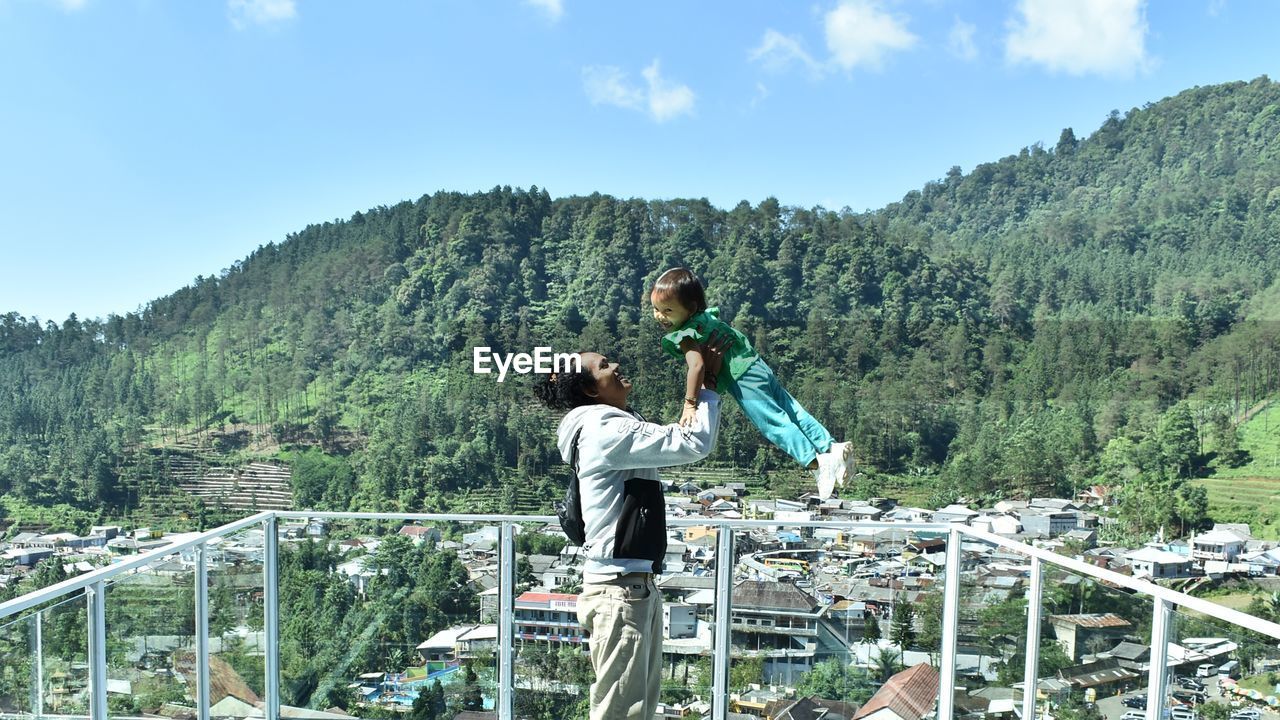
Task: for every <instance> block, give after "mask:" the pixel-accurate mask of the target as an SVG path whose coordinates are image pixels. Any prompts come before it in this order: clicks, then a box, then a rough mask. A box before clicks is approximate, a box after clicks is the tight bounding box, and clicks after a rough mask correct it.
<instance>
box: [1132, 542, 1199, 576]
mask: <svg viewBox="0 0 1280 720" xmlns="http://www.w3.org/2000/svg"><path fill="white" fill-rule="evenodd" d="M1122 557H1123V559H1124V563H1125V564H1126V565H1128V566H1129V568H1130V569H1131V570H1132V571H1133V575H1134V577H1148V578H1151V579H1153V580H1160V579H1164V578H1177V577H1186V576H1188V575H1190V574H1191V558H1189V557H1187V556H1185V555H1179V554H1177V553H1171V552H1168V551H1167V550H1162V549H1160V548H1158V547H1151V546H1147V547H1143V548H1139V549H1137V550H1134V551H1133V552H1130V553H1126V554H1124V555H1123V556H1122Z"/></svg>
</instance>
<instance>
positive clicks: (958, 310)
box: [0, 78, 1280, 532]
mask: <svg viewBox="0 0 1280 720" xmlns="http://www.w3.org/2000/svg"><path fill="white" fill-rule="evenodd" d="M1278 188H1280V85H1277V84H1276V83H1273V82H1271V81H1270V80H1268V79H1266V78H1259V79H1257V80H1255V81H1253V82H1250V83H1233V84H1229V85H1220V86H1214V87H1207V88H1197V89H1193V90H1189V91H1186V92H1184V93H1182V94H1180V95H1178V96H1176V97H1173V98H1169V99H1166V100H1163V101H1161V102H1159V103H1156V104H1153V105H1149V106H1147V107H1144V108H1141V109H1135V110H1132V111H1130V112H1128V113H1126V114H1124V115H1120V114H1118V113H1113V114H1112V115H1111V116H1110V117H1109V118H1107V119H1106V120H1105V122H1103V124H1102V126H1101V127H1100V128H1099V129H1098V130H1097V131H1096V132H1094V133H1093V134H1091V135H1089V136H1088V137H1087V138H1085V139H1083V140H1078V139H1077V138H1076V137H1075V135H1074V133H1073V132H1072V131H1071V130H1065V131H1063V134H1062V138H1061V140H1060V141H1059V142H1058V143H1057V145H1056V146H1055V147H1053V148H1048V149H1046V148H1041V147H1032V148H1027V149H1024V150H1022V151H1021V152H1020V153H1018V154H1017V155H1012V156H1010V157H1007V158H1004V159H1001V160H999V161H998V162H994V163H989V164H985V165H981V166H979V167H977V168H975V169H974V170H973V171H972V172H970V173H968V174H964V173H961V172H960V171H959V170H958V169H953V170H952V171H951V172H949V173H948V174H947V175H946V177H945V178H944V179H942V180H940V181H938V182H932V183H929V184H927V185H926V186H925V187H924V188H923V189H922V190H921V191H918V192H914V191H913V192H912V193H910V194H908V195H907V196H906V197H905V198H904V199H903V201H902V202H900V203H895V204H893V205H890V206H889V207H887V208H884V209H883V210H881V211H878V212H873V213H869V214H853V213H849V212H831V211H827V210H823V209H821V208H815V209H802V208H792V207H782V206H780V205H779V204H778V202H776V201H775V200H773V199H767V200H765V201H763V202H761V203H759V204H758V205H755V206H752V205H751V204H749V203H746V202H743V203H740V204H739V205H738V206H737V207H735V208H733V209H730V210H722V209H717V208H714V207H712V206H711V205H710V204H709V203H707V202H706V201H705V200H674V201H656V200H655V201H644V200H634V199H633V200H620V199H616V198H612V197H609V196H605V195H592V196H589V197H569V198H561V199H552V198H551V196H550V195H549V194H548V193H547V192H546V191H545V190H542V189H539V188H536V187H535V188H530V189H528V190H521V189H511V188H507V187H501V188H495V189H493V190H491V191H489V192H487V193H478V194H473V195H465V194H459V193H452V192H439V193H436V194H433V195H427V196H424V197H422V198H420V199H419V200H417V201H416V202H404V203H400V204H398V205H395V206H392V207H378V208H374V209H372V210H369V211H367V212H357V213H355V215H353V216H352V217H351V218H350V219H348V220H338V221H333V222H326V223H323V224H318V225H312V226H309V227H307V228H305V229H304V230H302V231H301V232H298V233H296V234H293V235H290V236H289V237H287V238H286V239H285V240H284V241H283V242H280V243H279V244H270V245H266V246H264V247H262V248H260V249H259V250H258V251H257V252H255V253H253V254H252V255H251V256H250V257H248V258H246V259H244V260H243V261H241V262H237V263H235V264H234V265H232V266H231V267H230V268H229V269H227V270H226V271H225V272H223V273H222V274H221V275H220V276H218V277H210V278H203V277H202V278H197V279H196V281H195V282H194V283H193V284H191V285H190V286H188V287H185V288H183V289H181V290H179V291H177V292H175V293H173V294H172V295H170V296H168V297H165V298H161V299H158V300H155V301H154V302H152V303H151V304H150V305H148V306H147V307H146V308H145V310H144V311H142V312H141V313H137V314H132V313H131V314H128V315H125V316H123V317H118V316H112V317H109V318H107V319H106V320H102V321H99V320H93V321H83V320H80V319H78V318H76V317H74V316H72V317H71V318H68V319H67V320H66V321H65V322H63V323H61V324H54V323H46V324H44V325H40V324H38V323H36V322H34V321H31V320H28V319H25V318H22V317H19V316H17V315H15V314H8V315H4V316H0V491H3V492H4V493H6V494H7V496H8V497H9V499H10V502H9V505H10V506H11V507H16V506H17V505H23V506H29V505H49V504H54V503H67V504H70V505H74V506H78V507H80V508H84V509H87V510H90V511H92V512H94V513H105V514H119V513H121V512H125V511H128V510H131V509H134V508H136V507H138V506H139V505H144V506H145V505H146V504H147V503H148V502H149V501H150V498H151V496H152V495H153V494H156V493H163V492H165V491H166V489H167V488H168V487H169V486H170V485H171V480H170V479H169V478H168V476H167V475H166V469H167V468H169V467H170V464H169V457H170V455H171V454H172V453H175V452H180V451H182V450H181V447H193V446H194V447H196V448H198V449H199V452H201V453H204V454H205V456H206V457H209V456H212V457H215V458H218V457H222V458H228V459H246V458H249V457H263V456H266V457H274V456H281V457H285V458H286V459H288V460H289V461H291V463H292V465H293V468H294V478H293V482H294V498H295V503H296V505H298V506H299V507H317V508H328V509H348V508H351V509H404V510H424V509H441V508H446V507H453V506H456V505H457V504H458V503H459V502H460V500H461V499H462V498H471V499H472V501H469V504H468V507H469V508H471V509H475V503H474V502H473V500H474V498H476V497H482V496H483V497H489V498H492V499H493V502H494V503H495V504H496V505H498V506H500V507H504V508H514V507H523V506H525V505H527V504H528V503H535V504H536V503H537V502H538V501H539V500H540V499H545V498H547V497H550V496H551V495H552V494H554V492H555V490H556V485H555V483H556V482H557V480H556V479H555V478H551V479H548V478H547V475H548V472H549V471H551V470H554V469H555V466H556V465H557V463H558V458H557V457H556V455H555V451H554V442H553V440H554V439H553V437H552V428H553V427H554V418H553V417H552V416H551V415H549V414H548V413H546V412H544V411H542V410H540V409H539V408H537V406H536V405H535V404H534V403H533V402H532V400H531V394H530V392H529V388H528V383H527V381H525V380H522V379H510V378H509V379H508V380H507V381H506V382H504V383H501V384H499V383H497V382H496V381H495V380H496V376H494V375H479V376H477V375H473V374H472V371H471V361H472V356H471V348H472V347H473V346H477V345H489V346H492V347H493V348H494V349H495V350H498V351H503V352H511V351H527V350H529V349H530V348H532V347H533V346H535V345H550V346H553V347H555V348H556V349H557V350H568V349H577V348H583V349H593V348H599V349H603V350H605V351H607V352H609V353H610V354H611V355H613V356H616V357H618V358H620V359H621V361H622V362H623V364H624V366H625V367H626V369H627V371H628V375H629V376H630V377H631V378H633V379H634V380H635V382H636V385H637V388H638V389H637V391H636V394H635V398H634V399H635V403H636V405H637V406H638V407H639V408H641V409H642V410H643V411H645V412H646V414H647V415H648V416H649V417H650V418H657V419H664V420H668V421H669V420H673V419H674V418H675V417H676V416H677V415H678V406H679V403H680V397H681V394H682V393H681V388H682V381H681V377H682V370H681V368H680V367H679V366H678V365H677V364H675V363H674V362H672V361H671V360H670V359H669V358H666V357H664V356H662V354H661V353H660V351H659V346H658V342H657V340H658V336H659V334H660V332H659V329H658V328H657V327H656V326H655V325H654V324H653V322H652V320H651V319H649V316H648V313H647V310H646V308H645V307H644V299H645V297H646V292H645V289H646V285H647V283H649V282H651V281H652V280H653V279H654V278H655V277H656V276H657V274H658V273H660V272H661V271H662V270H665V269H666V268H668V267H671V266H673V265H687V266H689V267H691V268H693V269H694V270H695V271H696V272H698V273H700V274H701V275H702V276H703V278H704V279H705V280H706V281H707V283H708V294H709V297H710V299H711V301H712V303H713V304H716V305H719V306H720V307H721V308H722V309H723V314H724V316H725V317H727V318H729V319H731V321H732V322H733V323H734V325H735V326H736V327H738V328H739V329H741V330H743V331H744V332H745V333H746V334H747V335H748V336H749V337H751V338H752V339H753V341H754V342H755V343H756V345H757V347H758V349H759V350H760V352H761V354H762V356H763V357H765V358H766V359H767V360H768V361H769V362H770V363H771V365H773V367H774V368H775V370H776V371H777V372H778V374H779V376H780V377H781V378H782V379H783V381H784V384H785V385H786V386H787V387H788V389H789V390H791V392H792V393H793V394H795V395H796V396H797V397H799V398H800V399H801V401H802V402H803V403H804V404H805V405H806V407H808V408H809V409H810V410H811V411H812V412H814V414H815V415H817V416H818V417H820V418H821V419H823V420H824V421H825V422H826V423H827V425H828V427H829V428H830V429H831V430H832V431H833V433H835V434H836V435H840V436H844V437H847V438H848V439H851V440H852V441H853V442H854V443H855V446H856V447H857V450H858V455H859V456H860V457H861V458H862V459H863V460H864V467H865V468H866V470H867V472H866V475H865V477H864V478H863V479H861V480H860V481H859V482H857V483H855V486H854V487H853V488H849V489H848V492H852V493H862V494H870V493H875V492H877V489H878V488H879V487H880V483H881V482H882V480H884V479H885V478H886V477H889V476H896V477H899V478H901V477H909V478H911V480H910V481H911V482H913V483H915V484H917V485H919V486H921V487H926V488H929V489H930V492H934V493H935V494H936V498H935V499H937V500H948V499H952V498H954V497H956V496H958V495H964V496H966V497H968V498H970V499H980V498H984V497H993V496H1026V495H1031V494H1044V493H1051V492H1055V493H1071V492H1073V491H1074V490H1075V489H1076V488H1078V487H1081V486H1084V485H1086V484H1089V483H1095V482H1102V483H1108V484H1113V485H1117V486H1120V487H1122V488H1123V492H1122V497H1123V498H1124V503H1125V504H1124V506H1123V507H1124V511H1125V512H1126V513H1127V514H1128V515H1129V517H1130V519H1131V520H1132V521H1133V522H1132V524H1131V526H1130V527H1131V528H1132V529H1133V531H1134V532H1146V531H1149V530H1153V529H1155V528H1157V527H1160V526H1162V525H1163V526H1166V527H1169V526H1171V525H1172V526H1179V525H1181V526H1186V525H1188V524H1195V523H1198V522H1202V521H1203V520H1204V509H1205V507H1204V495H1203V491H1201V490H1199V489H1198V488H1196V487H1195V486H1194V485H1192V484H1189V483H1187V482H1186V478H1189V477H1193V476H1194V475H1196V474H1197V473H1201V472H1203V471H1204V468H1205V466H1206V464H1210V463H1227V462H1231V463H1235V462H1241V461H1242V458H1240V457H1239V456H1240V453H1239V451H1238V449H1237V448H1236V447H1235V443H1236V440H1235V436H1236V433H1235V423H1237V422H1238V421H1239V420H1240V419H1241V418H1242V417H1243V415H1244V413H1246V412H1247V411H1248V409H1249V408H1250V407H1252V406H1253V405H1255V404H1256V403H1257V402H1258V401H1259V400H1261V399H1263V398H1265V397H1267V396H1268V395H1269V394H1271V393H1274V392H1275V391H1276V388H1277V384H1278V383H1280V344H1278V342H1277V333H1276V325H1275V323H1274V322H1271V323H1270V324H1269V323H1268V322H1267V320H1268V319H1270V320H1272V321H1274V320H1276V319H1278V318H1280V286H1277V271H1278V270H1280V243H1277V237H1276V236H1277V228H1278V227H1280V189H1278ZM710 462H711V463H713V464H720V465H723V466H731V467H734V468H738V469H739V470H740V472H742V473H743V474H744V475H745V476H747V477H748V478H752V479H753V480H752V482H753V486H755V487H760V486H762V485H768V484H769V483H781V482H786V481H787V479H788V477H790V478H792V479H798V478H799V476H798V475H797V474H796V473H795V472H794V471H792V470H791V469H790V468H789V466H788V465H787V462H786V459H785V458H784V456H783V455H782V454H781V453H780V452H778V451H776V450H774V449H772V448H771V447H769V446H767V445H766V444H764V443H763V441H762V440H761V439H760V438H759V437H758V434H757V433H756V431H755V430H754V429H753V428H752V427H751V426H750V425H749V424H747V423H746V422H745V421H744V420H743V418H741V417H740V415H739V414H738V413H737V412H736V410H731V411H730V413H729V422H728V424H727V426H726V427H725V431H724V433H723V435H722V440H721V444H720V446H719V448H718V450H717V452H716V454H715V455H714V456H713V458H712V460H711V461H710ZM775 471H780V472H775ZM531 489H532V490H531ZM485 493H487V495H486V494H485ZM522 493H523V494H522ZM187 509H188V510H189V511H190V512H198V511H200V509H199V508H197V507H195V506H194V505H193V504H190V503H189V504H188V508H187Z"/></svg>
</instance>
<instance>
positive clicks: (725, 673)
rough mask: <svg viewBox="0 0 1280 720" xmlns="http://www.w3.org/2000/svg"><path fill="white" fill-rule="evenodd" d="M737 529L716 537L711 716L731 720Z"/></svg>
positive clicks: (721, 531)
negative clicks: (730, 675) (734, 553)
mask: <svg viewBox="0 0 1280 720" xmlns="http://www.w3.org/2000/svg"><path fill="white" fill-rule="evenodd" d="M733 566H734V558H733V528H731V527H729V526H728V525H721V526H720V529H719V530H718V531H717V535H716V616H715V620H716V628H715V650H714V655H713V657H712V660H711V717H712V720H725V718H727V717H729V662H730V658H731V655H732V653H731V652H730V651H731V650H732V649H733V638H732V635H731V629H732V622H733Z"/></svg>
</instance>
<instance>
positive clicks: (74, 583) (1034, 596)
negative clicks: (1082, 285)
mask: <svg viewBox="0 0 1280 720" xmlns="http://www.w3.org/2000/svg"><path fill="white" fill-rule="evenodd" d="M317 519H325V520H356V521H360V520H371V521H387V520H391V521H401V522H414V521H417V522H458V523H475V524H483V525H490V526H492V525H497V526H498V528H499V538H498V539H499V543H500V551H501V552H500V556H501V558H502V560H501V578H502V580H503V582H502V583H501V585H502V586H504V587H505V588H506V591H505V592H503V594H502V597H501V602H502V607H501V613H500V615H501V622H500V636H501V637H502V638H503V639H504V640H505V642H502V643H500V647H499V652H500V657H499V660H500V671H501V672H500V677H499V678H498V680H499V699H500V705H499V708H498V709H499V710H500V711H501V713H502V714H503V716H504V717H511V716H512V715H511V713H512V711H513V706H512V698H513V693H514V678H513V667H512V665H511V664H512V663H513V661H514V652H515V650H514V647H513V645H514V641H513V636H512V624H513V606H512V603H513V601H514V597H513V593H512V588H513V587H514V582H515V530H516V528H515V527H514V526H515V525H516V524H527V523H543V524H551V525H552V526H555V524H556V518H555V517H554V516H551V515H513V514H492V515H488V514H448V513H443V514H441V513H375V512H328V511H306V510H302V511H265V512H260V513H257V514H254V515H251V516H248V517H245V518H242V519H240V520H237V521H234V522H231V523H227V524H225V525H222V526H220V527H218V528H214V529H213V530H209V531H206V532H203V533H199V534H197V535H194V536H192V537H189V538H186V539H184V540H180V541H178V542H173V543H169V544H167V545H164V546H162V547H159V548H156V549H154V550H151V551H148V552H146V553H143V554H140V555H138V556H135V557H132V558H129V559H127V560H124V561H121V562H119V563H116V564H114V565H111V566H109V567H105V568H100V569H97V570H94V571H91V572H89V573H86V574H84V575H81V576H79V577H75V578H71V579H69V580H65V581H63V582H60V583H57V584H55V585H51V586H49V587H47V588H44V589H42V590H37V591H34V592H32V593H28V594H27V595H24V596H21V597H19V598H15V599H13V600H10V601H8V602H6V603H3V604H0V621H3V620H4V619H6V618H9V617H11V616H15V615H17V614H18V613H21V612H22V611H24V610H28V609H30V608H33V607H36V606H39V605H41V604H43V603H47V602H51V601H55V600H58V599H60V598H63V597H65V596H68V595H70V594H72V593H76V592H80V591H84V592H85V595H86V601H87V609H88V611H89V631H90V643H89V652H90V660H91V662H90V664H91V666H93V667H91V671H94V674H93V680H94V681H93V682H92V683H91V686H92V687H93V693H92V697H91V698H90V700H91V702H90V707H91V709H92V710H93V712H92V713H91V714H92V715H93V716H94V717H99V716H101V717H105V712H106V690H105V685H106V682H105V675H104V670H105V654H104V653H105V647H106V636H105V628H104V624H105V613H104V610H105V602H106V600H105V595H104V590H105V588H106V587H107V584H108V581H110V580H112V579H114V578H116V577H119V576H121V575H123V574H125V573H129V572H132V571H135V570H138V569H141V568H145V567H148V566H150V565H152V564H153V563H155V562H157V561H159V560H161V559H163V558H166V557H169V556H171V555H173V554H175V553H181V552H185V551H188V550H192V551H194V552H195V555H196V570H195V572H196V573H197V576H200V575H203V574H205V573H207V567H206V565H205V563H206V562H207V554H206V548H207V547H208V543H209V542H210V541H212V540H215V539H218V538H221V537H224V536H227V535H230V534H232V533H235V532H239V531H242V530H245V529H249V528H254V527H260V528H261V529H262V531H263V532H264V549H265V556H264V559H263V571H264V581H263V582H264V593H265V596H266V598H265V600H266V605H265V607H266V610H265V612H266V630H267V635H268V637H269V640H268V650H267V653H266V671H267V676H268V677H267V688H266V700H267V708H266V718H267V720H276V718H278V717H279V715H278V713H279V700H280V693H279V684H278V683H279V656H278V652H279V646H278V642H279V638H278V637H277V636H276V635H277V634H278V631H279V618H278V607H277V606H276V603H277V602H278V588H277V584H278V568H277V567H276V565H277V562H278V537H279V536H278V530H279V529H280V521H281V520H317ZM667 524H668V525H669V526H671V527H694V526H697V527H711V528H717V529H718V530H719V531H720V532H718V535H717V542H716V550H717V551H716V557H717V559H718V560H719V559H721V558H733V557H734V551H733V546H734V542H733V541H734V538H735V534H736V533H735V532H733V531H735V530H749V529H756V528H761V529H764V528H778V527H787V528H797V529H798V528H833V529H840V530H846V531H854V532H857V531H863V532H868V533H872V532H874V533H886V532H888V533H904V534H905V533H934V534H937V535H940V536H946V538H947V563H946V566H945V569H944V577H945V584H944V587H943V593H944V594H943V598H944V604H943V618H942V620H943V633H942V635H943V638H942V648H941V653H940V654H941V656H942V657H941V665H942V667H941V672H940V676H941V677H940V688H939V692H940V695H939V717H944V718H945V717H949V716H950V714H951V710H952V697H951V695H952V692H951V691H952V688H953V687H954V683H955V677H954V673H955V659H956V657H955V656H956V653H957V626H958V623H959V618H958V610H959V587H960V584H961V563H960V560H961V545H962V544H963V541H964V540H965V539H966V538H968V539H973V540H975V541H978V542H983V543H987V544H989V545H991V546H994V547H997V548H1001V549H1003V550H1007V551H1010V552H1012V553H1016V554H1018V555H1021V556H1023V557H1026V558H1027V559H1028V560H1029V562H1030V569H1031V587H1030V595H1029V597H1028V602H1029V606H1028V620H1027V628H1028V637H1034V636H1038V635H1039V634H1040V633H1039V632H1038V629H1039V626H1040V620H1041V617H1040V616H1041V615H1042V614H1043V610H1042V608H1039V606H1040V604H1041V603H1040V600H1039V597H1040V594H1041V593H1042V590H1043V584H1044V583H1043V580H1044V578H1043V572H1044V566H1045V565H1046V564H1051V565H1055V566H1058V567H1060V568H1063V569H1065V570H1068V571H1071V572H1074V573H1077V574H1079V575H1083V576H1087V577H1091V578H1093V579H1095V580H1098V581H1102V582H1106V583H1109V584H1111V585H1114V586H1116V587H1119V588H1124V589H1127V590H1131V591H1134V592H1137V593H1140V594H1142V595H1145V596H1147V597H1150V598H1152V600H1153V601H1154V602H1153V605H1154V606H1153V617H1152V643H1153V646H1152V667H1151V669H1150V672H1149V675H1150V678H1149V687H1148V694H1149V695H1150V698H1149V703H1148V708H1149V713H1148V714H1149V716H1150V714H1151V712H1154V711H1156V710H1158V709H1159V706H1160V701H1159V700H1160V698H1162V697H1163V693H1164V682H1165V667H1164V666H1165V657H1166V656H1167V652H1168V644H1167V642H1168V631H1169V628H1170V618H1171V613H1172V611H1173V609H1174V608H1176V607H1184V608H1187V609H1189V610H1193V611H1196V612H1199V613H1203V614H1205V615H1208V616H1210V617H1213V618H1216V619H1220V620H1223V621H1225V622H1227V623H1230V624H1232V625H1235V626H1238V627H1240V628H1242V629H1245V630H1249V631H1253V632H1256V633H1259V634H1261V635H1266V636H1269V637H1272V638H1276V639H1280V624H1277V623H1274V622H1270V621H1267V620H1263V619H1262V618H1258V617H1254V616H1252V615H1249V614H1247V613H1244V612H1241V611H1238V610H1234V609H1231V608H1228V607H1225V606H1221V605H1217V604H1215V603H1212V602H1209V601H1207V600H1203V599H1201V598H1196V597H1193V596H1190V595H1187V594H1185V593H1181V592H1177V591H1174V590H1171V589H1168V588H1165V587H1161V586H1159V585H1156V584H1154V583H1151V582H1148V581H1145V580H1140V579H1137V578H1134V577H1131V576H1128V575H1124V574H1121V573H1118V572H1115V571H1113V570H1109V569H1105V568H1100V567H1097V566H1095V565H1091V564H1089V563H1085V562H1082V561H1079V560H1076V559H1074V558H1070V557H1067V556H1064V555H1059V554H1057V553H1054V552H1052V551H1049V550H1045V549H1042V548H1038V547H1034V546H1032V545H1028V544H1025V543H1022V542H1018V541H1016V540H1012V539H1010V538H1006V537H1004V536H1001V535H997V534H995V533H991V532H987V531H984V530H978V529H976V528H972V527H968V526H966V525H960V524H956V523H897V522H883V521H844V520H829V519H816V520H798V521H791V520H785V521H780V520H758V519H757V520H746V519H730V518H704V517H670V518H668V519H667ZM735 565H736V563H734V562H717V567H716V573H715V577H716V585H715V587H716V590H717V594H716V600H715V608H716V612H715V616H716V623H715V632H714V638H715V643H714V648H713V652H714V657H713V660H714V662H713V691H714V693H715V694H714V695H713V700H714V702H713V716H714V717H717V718H724V717H726V716H727V712H728V705H727V684H728V667H729V660H730V656H731V643H730V633H731V630H732V626H731V616H732V591H731V590H732V585H733V568H734V566H735ZM204 584H205V583H203V582H199V583H197V588H196V590H195V592H196V607H197V612H198V613H203V612H207V607H208V604H207V603H208V598H207V588H205V587H203V586H204ZM204 620H205V622H204V623H200V622H199V620H198V621H197V630H198V632H197V635H199V636H200V637H198V638H197V641H198V644H200V645H202V646H203V647H204V648H206V653H207V645H208V641H207V635H206V634H207V618H205V619H204ZM503 628H505V630H503ZM1157 646H1158V647H1157ZM197 654H198V655H199V654H200V653H197ZM1037 655H1038V646H1035V647H1033V646H1030V645H1029V646H1028V648H1027V657H1026V665H1025V668H1024V676H1025V677H1024V682H1028V683H1033V682H1034V681H1035V677H1036V665H1037ZM207 662H208V659H207V657H201V658H199V664H200V670H201V675H200V678H201V681H202V682H201V684H202V685H205V686H207V683H208V680H207V678H208V674H207V673H208V668H207ZM204 690H205V691H206V692H207V687H205V688H204ZM201 698H202V702H203V703H204V704H207V702H208V698H207V694H205V693H201ZM1032 703H1034V696H1033V695H1032V696H1031V697H1024V700H1023V708H1024V711H1025V710H1026V709H1027V708H1029V707H1033V705H1032ZM45 716H46V717H51V716H49V715H47V714H46V715H45ZM207 716H208V708H206V707H202V708H200V713H199V717H200V718H206V717H207ZM81 717H82V716H81Z"/></svg>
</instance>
